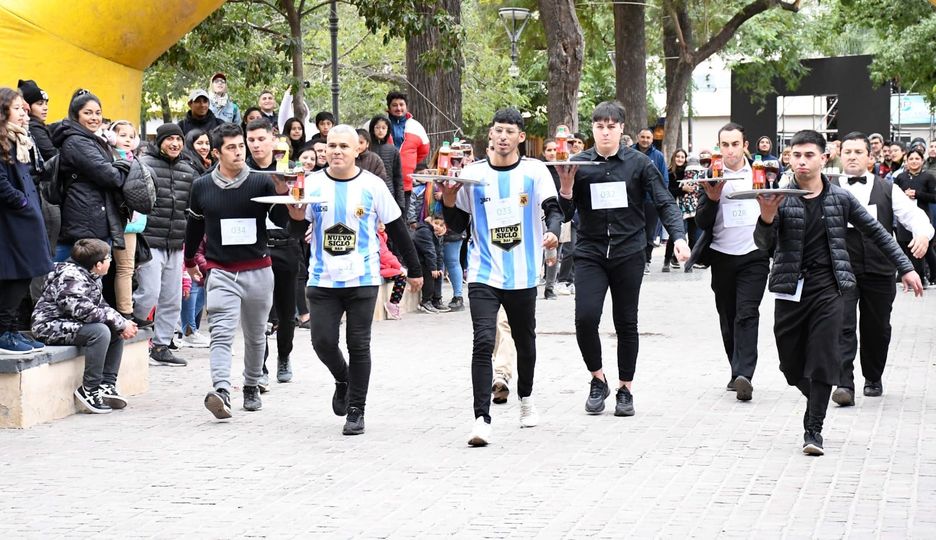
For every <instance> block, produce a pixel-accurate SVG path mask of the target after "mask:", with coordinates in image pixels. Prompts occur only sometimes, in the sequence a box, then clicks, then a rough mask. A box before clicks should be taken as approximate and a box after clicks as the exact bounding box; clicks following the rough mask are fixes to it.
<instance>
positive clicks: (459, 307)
mask: <svg viewBox="0 0 936 540" xmlns="http://www.w3.org/2000/svg"><path fill="white" fill-rule="evenodd" d="M448 308H449V311H464V310H465V301H464V300H463V299H462V297H461V296H453V297H452V301H451V302H449V304H448Z"/></svg>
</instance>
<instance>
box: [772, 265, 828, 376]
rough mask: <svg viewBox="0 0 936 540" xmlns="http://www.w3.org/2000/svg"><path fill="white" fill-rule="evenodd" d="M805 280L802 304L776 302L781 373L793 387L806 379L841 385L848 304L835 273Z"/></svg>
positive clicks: (776, 324)
mask: <svg viewBox="0 0 936 540" xmlns="http://www.w3.org/2000/svg"><path fill="white" fill-rule="evenodd" d="M805 279H806V282H805V285H803V294H802V297H801V299H800V301H799V302H790V301H787V300H776V304H775V308H774V336H775V337H776V340H777V355H778V356H779V357H780V371H782V372H783V375H784V376H785V377H786V380H787V383H788V384H789V385H790V386H798V385H799V384H800V382H801V381H802V380H803V379H809V380H810V381H819V382H822V383H824V384H828V385H837V384H838V383H839V378H840V377H841V371H842V352H841V347H840V340H841V335H842V319H843V317H844V309H845V301H844V299H843V298H842V295H840V294H839V291H838V287H837V286H836V284H835V278H834V277H832V274H831V270H830V271H829V272H828V274H823V275H821V276H815V275H812V276H811V275H809V274H806V277H805Z"/></svg>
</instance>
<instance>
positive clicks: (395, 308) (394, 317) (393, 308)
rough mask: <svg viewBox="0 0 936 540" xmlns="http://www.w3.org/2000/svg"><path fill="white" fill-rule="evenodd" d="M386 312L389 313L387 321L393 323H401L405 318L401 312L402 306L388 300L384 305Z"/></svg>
mask: <svg viewBox="0 0 936 540" xmlns="http://www.w3.org/2000/svg"><path fill="white" fill-rule="evenodd" d="M384 310H386V312H387V319H389V320H391V321H399V320H400V319H402V318H403V314H402V313H401V312H400V304H394V303H392V302H390V301H389V300H388V301H387V302H386V303H384Z"/></svg>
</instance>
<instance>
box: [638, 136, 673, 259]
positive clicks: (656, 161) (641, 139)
mask: <svg viewBox="0 0 936 540" xmlns="http://www.w3.org/2000/svg"><path fill="white" fill-rule="evenodd" d="M632 148H633V149H634V150H637V151H638V152H640V153H642V154H644V155H645V156H647V157H648V158H650V161H651V162H653V166H654V167H656V168H657V170H658V171H660V175H661V176H662V177H663V183H664V185H665V186H668V185H669V171H667V170H666V157H665V156H664V155H663V152H660V151H659V150H657V149H656V147H655V146H653V131H652V130H651V129H650V128H644V129H641V130H640V131H639V132H637V144H635V145H634V146H632ZM643 206H644V218H645V219H646V226H647V229H646V233H647V247H646V249H645V250H644V252H645V254H646V257H647V263H646V265H645V266H644V275H645V276H646V275H649V274H650V259H652V258H653V248H654V247H655V246H656V245H659V242H658V241H657V240H656V239H657V238H658V235H657V228H658V227H657V225H658V223H659V221H660V219H659V217H658V216H657V210H656V205H655V204H654V202H653V201H652V200H651V199H650V193H646V194H644V200H643Z"/></svg>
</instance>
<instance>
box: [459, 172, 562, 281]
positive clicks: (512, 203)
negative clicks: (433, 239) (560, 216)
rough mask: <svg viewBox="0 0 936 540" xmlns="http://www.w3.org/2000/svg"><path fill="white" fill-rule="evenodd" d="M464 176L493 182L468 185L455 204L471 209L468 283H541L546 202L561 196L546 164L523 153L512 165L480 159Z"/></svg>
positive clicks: (461, 191) (466, 210)
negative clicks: (540, 273)
mask: <svg viewBox="0 0 936 540" xmlns="http://www.w3.org/2000/svg"><path fill="white" fill-rule="evenodd" d="M461 176H462V177H465V178H471V179H475V180H484V181H486V182H487V185H472V184H466V185H465V186H464V187H463V188H462V189H461V190H460V191H459V192H458V196H457V198H456V201H455V206H456V207H457V208H460V209H462V210H464V211H465V212H468V213H469V214H471V243H470V244H469V246H468V282H469V283H483V284H485V285H488V286H490V287H494V288H497V289H505V290H518V289H529V288H531V287H536V283H537V281H538V279H539V270H540V267H541V266H542V264H543V234H545V232H546V227H545V225H544V223H543V201H546V200H547V199H549V198H550V197H556V185H555V184H554V183H553V179H552V176H551V175H550V174H549V170H548V169H546V165H544V164H543V162H542V161H540V160H537V159H527V158H522V159H521V160H520V161H518V162H517V164H516V165H515V166H512V167H493V166H491V165H490V163H489V162H488V161H487V160H485V161H476V162H474V163H472V164H470V165H468V166H467V167H465V169H464V170H463V171H462V173H461Z"/></svg>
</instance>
